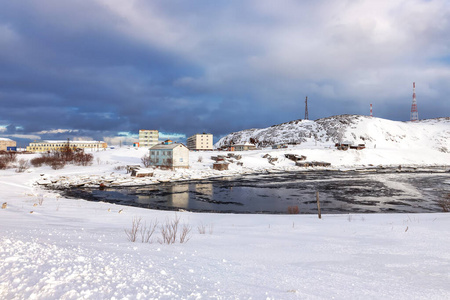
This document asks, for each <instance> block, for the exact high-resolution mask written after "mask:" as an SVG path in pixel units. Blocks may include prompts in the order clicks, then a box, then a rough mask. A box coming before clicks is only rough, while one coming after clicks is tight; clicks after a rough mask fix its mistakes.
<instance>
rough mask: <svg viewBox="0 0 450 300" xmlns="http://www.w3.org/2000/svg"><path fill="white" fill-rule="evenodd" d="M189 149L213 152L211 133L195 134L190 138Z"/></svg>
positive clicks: (188, 140)
mask: <svg viewBox="0 0 450 300" xmlns="http://www.w3.org/2000/svg"><path fill="white" fill-rule="evenodd" d="M186 144H187V147H188V148H189V150H193V151H199V150H213V135H212V134H211V133H202V134H198V133H197V134H194V135H193V136H190V137H188V139H187V142H186Z"/></svg>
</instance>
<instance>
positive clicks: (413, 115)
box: [410, 82, 419, 122]
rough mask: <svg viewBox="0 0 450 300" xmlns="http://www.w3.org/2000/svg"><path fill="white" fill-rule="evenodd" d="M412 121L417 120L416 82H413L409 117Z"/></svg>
mask: <svg viewBox="0 0 450 300" xmlns="http://www.w3.org/2000/svg"><path fill="white" fill-rule="evenodd" d="M410 120H411V121H412V122H415V121H418V120H419V112H418V111H417V101H416V83H415V82H413V100H412V105H411V119H410Z"/></svg>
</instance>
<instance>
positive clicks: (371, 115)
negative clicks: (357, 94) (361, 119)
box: [370, 103, 373, 117]
mask: <svg viewBox="0 0 450 300" xmlns="http://www.w3.org/2000/svg"><path fill="white" fill-rule="evenodd" d="M370 117H373V114H372V103H370Z"/></svg>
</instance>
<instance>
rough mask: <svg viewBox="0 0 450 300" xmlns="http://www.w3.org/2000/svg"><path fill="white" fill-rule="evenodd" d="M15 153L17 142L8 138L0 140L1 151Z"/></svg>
mask: <svg viewBox="0 0 450 300" xmlns="http://www.w3.org/2000/svg"><path fill="white" fill-rule="evenodd" d="M11 150H12V151H15V150H16V142H15V141H13V140H11V139H8V138H0V151H11Z"/></svg>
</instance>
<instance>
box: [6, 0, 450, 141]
mask: <svg viewBox="0 0 450 300" xmlns="http://www.w3.org/2000/svg"><path fill="white" fill-rule="evenodd" d="M0 7H1V9H0V103H1V109H0V136H2V137H12V138H15V139H19V140H20V141H27V139H28V140H29V139H31V140H33V139H40V138H41V139H50V138H51V139H56V138H58V139H66V138H68V137H70V138H71V139H87V138H92V139H102V140H106V141H109V142H110V143H111V142H113V143H114V142H117V137H118V136H123V137H125V136H127V135H128V134H129V133H137V132H138V130H139V129H157V130H159V131H161V132H163V133H165V134H166V135H167V136H170V135H179V136H183V135H186V136H189V135H192V134H194V133H197V132H210V133H213V134H214V135H215V136H216V137H220V136H222V135H225V134H227V133H230V132H233V131H237V130H242V129H247V128H253V127H268V126H271V125H273V124H278V123H282V122H286V121H290V120H294V119H301V118H304V110H305V108H304V100H305V96H308V107H309V118H310V119H318V118H323V117H328V116H331V115H338V114H362V115H367V114H369V104H370V103H372V104H373V111H374V115H375V116H377V117H381V118H387V119H392V120H399V121H406V120H409V117H410V110H411V101H412V83H413V81H415V82H416V94H417V103H418V109H419V118H421V119H424V118H436V117H445V116H449V115H450V104H449V103H450V99H449V98H450V2H449V1H448V0H431V1H424V0H423V1H422V0H386V1H383V0H379V1H363V0H361V1H359V0H349V1H336V0H323V1H322V0H319V1H290V0H277V1H274V0H254V1H241V0H239V1H233V0H226V1H222V0H215V1H210V0H200V1H167V0H154V1H145V0H127V1H123V0H86V1H85V0H73V1H72V0H65V1H60V0H39V1H31V0H22V1H10V0H0Z"/></svg>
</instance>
